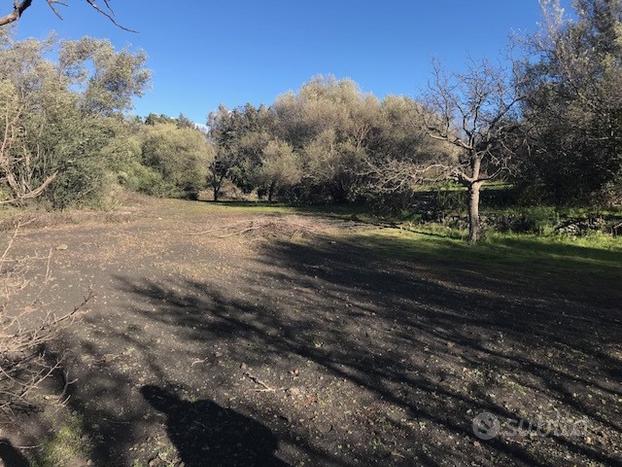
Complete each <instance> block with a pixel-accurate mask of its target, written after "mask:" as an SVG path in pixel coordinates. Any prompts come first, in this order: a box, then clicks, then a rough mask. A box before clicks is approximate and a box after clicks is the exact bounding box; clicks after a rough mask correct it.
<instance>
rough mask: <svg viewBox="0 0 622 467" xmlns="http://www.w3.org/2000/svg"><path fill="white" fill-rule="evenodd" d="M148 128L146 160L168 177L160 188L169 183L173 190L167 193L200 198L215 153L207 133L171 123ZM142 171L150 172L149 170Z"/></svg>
mask: <svg viewBox="0 0 622 467" xmlns="http://www.w3.org/2000/svg"><path fill="white" fill-rule="evenodd" d="M145 132H146V133H145V139H144V142H143V146H142V162H143V164H144V165H145V166H147V167H148V168H150V169H152V170H153V171H154V172H155V173H157V174H159V175H160V177H161V178H162V180H163V181H164V184H162V183H160V184H158V185H159V186H158V190H160V189H163V188H165V186H166V185H168V186H170V188H171V191H170V192H168V193H163V194H166V195H169V196H183V197H188V198H196V197H197V196H198V192H199V191H200V190H202V189H203V188H204V187H205V185H206V179H207V169H208V166H209V164H210V163H211V161H212V160H213V157H214V151H213V148H212V146H211V145H210V144H209V142H208V141H207V138H206V137H205V135H204V134H203V133H201V132H200V131H198V130H196V129H194V128H189V127H179V126H177V125H173V124H170V123H159V124H155V125H152V126H148V127H146V129H145ZM141 175H143V176H149V174H148V173H147V172H143V173H142V174H141ZM141 184H142V181H141Z"/></svg>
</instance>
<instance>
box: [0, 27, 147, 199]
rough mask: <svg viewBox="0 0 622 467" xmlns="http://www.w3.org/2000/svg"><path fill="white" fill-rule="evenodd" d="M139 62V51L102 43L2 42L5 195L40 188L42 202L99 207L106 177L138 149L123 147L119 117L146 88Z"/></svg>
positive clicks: (0, 173) (0, 181) (1, 179)
mask: <svg viewBox="0 0 622 467" xmlns="http://www.w3.org/2000/svg"><path fill="white" fill-rule="evenodd" d="M50 52H57V53H58V57H59V58H58V61H56V62H54V61H51V60H50V58H49V56H50ZM143 64H144V57H143V56H142V55H141V54H136V55H134V54H132V53H130V52H128V51H122V52H116V51H115V50H114V49H113V48H112V45H111V44H110V43H109V42H107V41H98V40H94V39H89V38H86V39H82V40H79V41H68V42H60V43H57V42H55V41H52V40H48V41H45V42H40V41H36V40H27V41H22V42H13V41H11V40H10V39H8V38H5V39H4V41H3V42H2V43H0V100H2V103H3V111H4V113H5V115H4V118H2V119H0V122H3V123H0V126H3V128H0V131H2V134H5V135H9V136H8V138H7V145H6V146H5V147H6V150H5V151H4V152H3V153H2V160H3V162H2V163H1V164H0V185H2V191H3V192H7V191H8V192H9V193H10V194H9V198H13V199H17V200H19V199H21V198H28V197H29V195H30V194H31V193H37V189H38V188H39V187H44V188H45V190H43V197H44V199H47V200H48V201H49V202H50V204H51V205H52V206H53V207H55V208H66V207H69V206H72V205H75V204H97V203H99V202H100V201H101V200H102V199H103V198H104V197H105V195H106V190H107V189H108V183H107V181H108V180H109V177H108V176H109V174H110V173H111V172H113V171H114V170H116V169H118V168H119V166H120V165H122V163H121V162H120V160H122V159H123V158H125V157H128V153H131V152H132V150H133V151H134V152H135V149H136V148H135V147H134V148H133V149H132V148H126V147H124V145H123V144H121V142H122V141H123V138H124V137H125V136H126V135H127V132H126V131H125V130H126V129H125V127H126V125H127V122H125V120H124V118H123V117H122V115H121V112H122V111H124V110H126V109H127V108H128V106H129V104H130V101H131V98H132V96H134V95H139V94H140V93H141V92H142V89H143V88H144V86H145V85H146V82H147V79H148V72H147V71H146V70H145V69H144V67H143ZM50 182H51V183H50ZM33 197H34V196H33ZM0 201H2V200H0Z"/></svg>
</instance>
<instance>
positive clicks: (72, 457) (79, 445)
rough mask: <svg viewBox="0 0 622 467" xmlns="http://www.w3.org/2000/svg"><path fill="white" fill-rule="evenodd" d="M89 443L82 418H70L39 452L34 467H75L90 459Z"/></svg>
mask: <svg viewBox="0 0 622 467" xmlns="http://www.w3.org/2000/svg"><path fill="white" fill-rule="evenodd" d="M89 444H90V443H89V441H88V440H87V439H86V438H85V436H84V429H83V422H82V420H81V418H80V417H78V416H76V415H73V416H70V417H69V418H68V419H67V420H66V421H65V423H64V424H62V425H60V427H59V428H58V429H57V430H56V431H55V432H54V434H53V435H52V437H51V438H50V439H48V440H46V441H45V442H44V443H43V444H42V445H41V448H40V449H38V450H37V452H36V454H35V456H34V459H32V465H33V467H55V466H59V465H74V464H72V463H76V464H75V465H78V464H77V462H81V461H82V460H84V459H85V458H88V453H89V451H90V445H89Z"/></svg>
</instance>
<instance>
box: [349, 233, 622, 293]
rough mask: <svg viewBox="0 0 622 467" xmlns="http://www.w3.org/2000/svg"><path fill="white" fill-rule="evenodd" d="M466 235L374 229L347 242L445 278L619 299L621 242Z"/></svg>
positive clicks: (595, 237)
mask: <svg viewBox="0 0 622 467" xmlns="http://www.w3.org/2000/svg"><path fill="white" fill-rule="evenodd" d="M464 236H465V233H464V232H461V231H457V230H451V229H447V228H443V227H439V226H432V227H420V228H416V229H414V231H413V230H399V229H374V230H370V231H367V232H365V233H363V234H358V235H356V236H355V237H352V238H350V239H349V241H351V242H353V243H356V244H357V245H359V246H363V247H365V248H367V249H368V250H369V251H370V252H372V253H373V254H378V255H382V256H383V257H389V258H394V259H397V260H404V261H408V262H412V263H413V264H416V265H419V266H423V267H425V268H427V269H428V270H431V271H435V270H436V271H442V272H443V273H444V274H449V275H452V274H456V275H469V276H476V275H483V276H484V277H487V278H492V279H501V280H505V281H507V282H508V283H515V284H524V285H525V286H526V287H528V288H529V289H532V290H533V289H534V288H537V289H542V290H546V291H547V292H554V293H559V294H564V295H568V296H571V297H575V298H576V297H582V296H590V297H592V299H593V300H595V301H598V300H600V299H601V298H602V299H604V300H611V298H612V297H616V296H618V295H619V292H618V290H619V287H620V284H621V283H622V239H619V238H613V237H611V236H608V235H604V234H594V235H592V236H589V237H584V238H580V239H571V238H564V237H560V236H555V237H542V236H537V235H525V234H500V233H492V234H489V235H488V236H487V237H486V238H485V239H484V240H483V241H481V242H480V243H479V244H477V245H469V244H468V243H466V242H465V241H464Z"/></svg>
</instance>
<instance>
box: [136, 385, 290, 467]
mask: <svg viewBox="0 0 622 467" xmlns="http://www.w3.org/2000/svg"><path fill="white" fill-rule="evenodd" d="M140 391H141V393H142V395H143V397H144V398H145V400H146V401H147V402H149V404H150V405H151V406H152V407H153V408H154V409H156V410H157V411H159V412H161V413H163V414H165V415H166V417H167V419H166V425H167V432H168V436H169V439H170V440H171V442H172V443H173V444H174V445H175V447H176V448H177V452H178V453H179V456H180V458H181V460H182V461H183V462H184V464H185V466H186V467H194V466H206V465H210V466H212V465H214V466H216V465H223V466H224V465H227V466H233V465H244V466H253V465H270V466H272V465H274V466H285V465H287V464H285V463H284V462H283V461H281V460H279V459H278V458H276V457H275V456H274V452H275V451H276V450H277V447H278V442H277V439H276V437H275V436H274V435H273V434H272V432H271V431H270V430H269V429H268V428H266V427H265V426H264V425H262V424H261V423H259V422H257V421H255V420H253V419H251V418H248V417H246V416H244V415H242V414H239V413H237V412H235V411H233V410H231V409H225V408H223V407H221V406H219V405H218V404H216V403H215V402H212V401H209V400H199V401H196V402H188V401H184V400H181V399H180V398H179V397H177V396H176V395H175V394H173V393H172V392H170V391H167V390H165V389H163V388H160V387H158V386H143V387H142V388H141V390H140Z"/></svg>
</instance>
